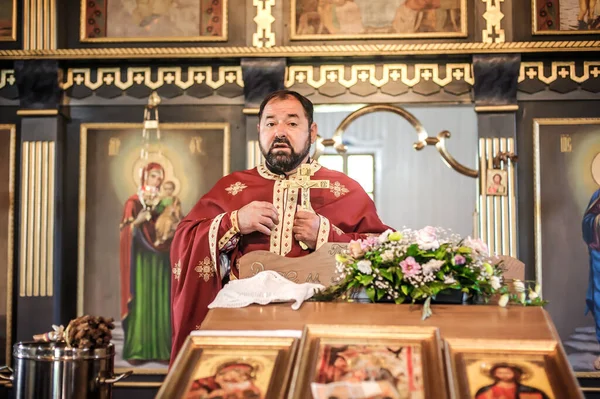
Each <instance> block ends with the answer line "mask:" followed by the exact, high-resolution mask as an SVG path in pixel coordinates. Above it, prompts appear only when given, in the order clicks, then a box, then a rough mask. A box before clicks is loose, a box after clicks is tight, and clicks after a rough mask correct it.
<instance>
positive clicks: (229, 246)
mask: <svg viewBox="0 0 600 399" xmlns="http://www.w3.org/2000/svg"><path fill="white" fill-rule="evenodd" d="M311 169H312V172H313V173H314V175H313V176H312V177H311V180H328V181H329V184H330V187H329V188H314V187H313V188H311V190H310V202H311V207H312V208H313V210H314V211H315V212H316V213H317V214H318V215H319V216H320V219H321V222H320V228H319V234H318V237H317V249H318V248H319V247H320V246H321V245H323V244H324V243H326V242H349V241H350V240H355V239H359V238H364V234H361V233H381V232H383V231H385V230H387V229H388V228H389V227H388V226H386V225H385V224H383V223H382V222H381V220H380V219H379V217H378V216H377V212H376V209H375V204H374V203H373V201H372V200H371V198H369V196H368V195H367V194H366V193H365V191H364V190H363V189H362V187H361V186H360V185H359V184H358V183H357V182H356V181H354V180H352V179H350V178H349V177H347V176H346V175H344V174H343V173H340V172H336V171H332V170H330V169H327V168H325V167H322V166H321V165H319V164H318V163H316V162H313V163H311ZM286 180H292V181H294V180H296V176H295V175H292V176H290V177H289V178H285V176H279V175H275V174H273V173H271V172H270V171H269V170H268V169H267V168H266V167H265V166H264V165H261V166H259V167H257V168H254V169H250V170H246V171H241V172H234V173H232V174H230V175H228V176H225V177H224V178H222V179H221V180H220V181H219V182H217V184H216V185H215V186H214V187H213V188H212V189H211V190H210V191H209V192H208V193H207V194H206V195H204V196H203V197H202V198H201V199H200V201H199V202H198V203H197V204H196V206H195V207H194V208H193V209H192V210H191V212H190V213H189V214H188V215H187V216H186V217H185V218H184V219H183V220H182V221H181V222H180V223H179V225H178V227H177V231H176V233H175V237H174V238H173V242H172V245H171V264H172V266H173V274H172V277H171V283H172V284H171V306H172V318H171V320H172V331H173V348H172V351H171V363H172V362H173V361H174V359H175V357H176V356H177V353H178V352H179V349H180V348H181V346H182V345H183V342H184V341H185V338H186V337H187V336H188V335H189V333H190V332H191V331H192V330H194V329H197V328H198V327H199V326H200V324H201V323H202V320H204V317H205V316H206V313H207V312H208V308H207V306H208V305H209V304H210V303H211V302H212V301H213V300H214V298H215V296H216V295H217V292H218V291H219V290H220V289H221V288H222V278H223V277H225V276H222V275H221V268H222V267H223V265H222V262H221V259H220V255H221V254H224V253H226V254H227V255H228V257H229V259H230V265H231V273H233V275H234V276H235V277H238V276H239V271H238V270H237V268H236V266H235V265H236V260H237V259H238V258H240V257H241V256H242V255H244V254H246V253H248V252H251V251H256V250H268V251H271V252H273V253H276V254H278V255H282V256H287V257H298V256H303V255H306V254H308V253H310V252H311V251H310V250H303V249H302V248H301V247H300V245H299V243H298V242H297V241H296V240H294V239H293V237H292V226H293V224H294V216H295V213H296V209H297V204H299V200H300V196H301V190H299V189H298V188H293V187H290V188H286V183H287V182H286ZM252 201H265V202H271V203H273V204H274V205H275V207H276V208H277V210H278V212H279V224H278V225H277V226H276V227H275V228H274V229H273V231H272V233H271V235H270V236H267V235H265V234H262V233H258V232H254V233H251V234H247V235H244V236H241V235H240V234H239V231H238V230H237V211H238V210H239V209H240V208H242V207H243V206H244V205H246V204H248V203H250V202H252Z"/></svg>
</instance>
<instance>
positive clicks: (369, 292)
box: [365, 287, 375, 302]
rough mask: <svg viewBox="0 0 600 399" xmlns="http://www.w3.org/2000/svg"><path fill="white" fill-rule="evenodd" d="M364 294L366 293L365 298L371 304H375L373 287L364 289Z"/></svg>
mask: <svg viewBox="0 0 600 399" xmlns="http://www.w3.org/2000/svg"><path fill="white" fill-rule="evenodd" d="M365 292H366V293H367V297H369V300H370V301H371V302H375V288H373V287H367V288H366V289H365Z"/></svg>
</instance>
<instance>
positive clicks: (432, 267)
mask: <svg viewBox="0 0 600 399" xmlns="http://www.w3.org/2000/svg"><path fill="white" fill-rule="evenodd" d="M444 263H445V262H444V261H443V260H437V259H431V260H430V261H429V262H427V263H425V264H424V265H423V274H431V273H435V272H437V271H438V270H440V267H442V265H443V264H444Z"/></svg>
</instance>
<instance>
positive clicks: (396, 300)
mask: <svg viewBox="0 0 600 399" xmlns="http://www.w3.org/2000/svg"><path fill="white" fill-rule="evenodd" d="M405 299H406V297H403V296H399V297H398V298H396V299H394V302H396V304H397V305H400V304H401V303H404V300H405Z"/></svg>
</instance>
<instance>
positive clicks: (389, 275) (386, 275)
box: [379, 269, 394, 282]
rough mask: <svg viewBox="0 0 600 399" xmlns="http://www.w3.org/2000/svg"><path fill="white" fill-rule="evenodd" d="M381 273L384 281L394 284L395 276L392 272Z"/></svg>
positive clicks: (383, 270) (380, 271)
mask: <svg viewBox="0 0 600 399" xmlns="http://www.w3.org/2000/svg"><path fill="white" fill-rule="evenodd" d="M379 273H381V275H382V276H383V278H384V279H386V280H388V281H392V282H393V281H394V276H393V275H392V272H391V271H389V270H387V269H379Z"/></svg>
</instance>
